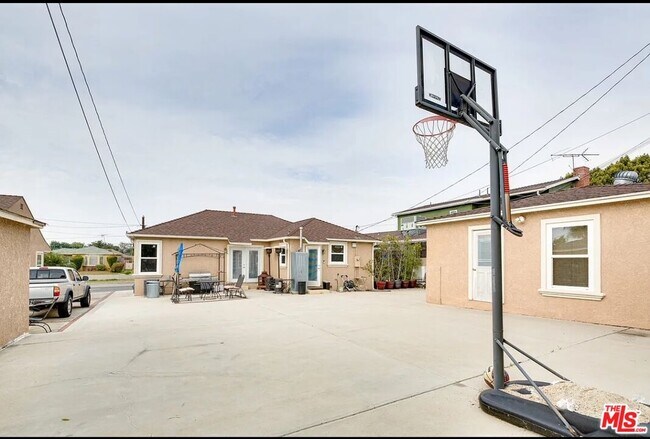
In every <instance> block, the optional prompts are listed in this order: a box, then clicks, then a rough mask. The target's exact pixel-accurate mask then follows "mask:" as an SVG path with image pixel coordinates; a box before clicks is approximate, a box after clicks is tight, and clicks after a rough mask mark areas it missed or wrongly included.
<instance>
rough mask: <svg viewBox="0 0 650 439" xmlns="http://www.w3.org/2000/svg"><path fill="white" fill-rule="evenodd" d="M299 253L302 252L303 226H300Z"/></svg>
mask: <svg viewBox="0 0 650 439" xmlns="http://www.w3.org/2000/svg"><path fill="white" fill-rule="evenodd" d="M299 251H302V226H300V248H299Z"/></svg>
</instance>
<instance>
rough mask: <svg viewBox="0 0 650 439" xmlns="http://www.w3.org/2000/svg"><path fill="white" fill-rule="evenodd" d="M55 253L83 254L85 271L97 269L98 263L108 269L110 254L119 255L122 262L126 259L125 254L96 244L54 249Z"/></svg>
mask: <svg viewBox="0 0 650 439" xmlns="http://www.w3.org/2000/svg"><path fill="white" fill-rule="evenodd" d="M53 253H57V254H60V255H65V256H83V258H84V261H83V264H82V266H81V270H84V271H92V270H95V269H96V266H97V265H104V266H106V268H107V269H108V268H109V267H108V261H107V260H106V258H107V257H109V256H115V257H117V259H118V261H120V262H124V260H125V259H124V258H125V256H124V255H123V254H122V253H121V252H118V251H116V250H110V249H105V248H99V247H95V246H94V245H90V246H87V247H81V248H59V249H56V250H54V251H53ZM127 258H128V256H127ZM125 268H127V267H125Z"/></svg>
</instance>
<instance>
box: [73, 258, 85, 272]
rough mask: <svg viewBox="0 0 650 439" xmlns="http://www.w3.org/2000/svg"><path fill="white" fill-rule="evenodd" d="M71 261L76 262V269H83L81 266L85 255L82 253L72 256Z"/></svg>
mask: <svg viewBox="0 0 650 439" xmlns="http://www.w3.org/2000/svg"><path fill="white" fill-rule="evenodd" d="M70 262H72V263H73V264H74V268H75V270H81V266H82V265H83V263H84V257H83V256H81V255H76V256H73V257H71V258H70Z"/></svg>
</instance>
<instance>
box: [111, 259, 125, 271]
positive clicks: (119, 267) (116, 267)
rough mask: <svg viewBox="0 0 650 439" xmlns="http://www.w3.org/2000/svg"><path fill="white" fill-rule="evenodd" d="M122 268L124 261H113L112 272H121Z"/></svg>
mask: <svg viewBox="0 0 650 439" xmlns="http://www.w3.org/2000/svg"><path fill="white" fill-rule="evenodd" d="M123 269H124V262H115V263H114V264H113V265H111V272H112V273H121V272H122V270H123Z"/></svg>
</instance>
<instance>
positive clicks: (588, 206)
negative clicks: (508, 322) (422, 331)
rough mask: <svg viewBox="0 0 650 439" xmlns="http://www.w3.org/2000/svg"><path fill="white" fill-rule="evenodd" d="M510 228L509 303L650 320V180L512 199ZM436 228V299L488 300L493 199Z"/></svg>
mask: <svg viewBox="0 0 650 439" xmlns="http://www.w3.org/2000/svg"><path fill="white" fill-rule="evenodd" d="M512 218H513V220H514V222H515V224H516V225H517V227H518V228H520V229H521V230H522V231H523V232H524V235H523V237H520V238H518V237H516V236H514V235H512V234H510V233H508V232H507V231H505V230H503V231H502V248H503V256H502V261H503V285H504V287H503V291H504V293H503V309H504V311H506V312H510V313H516V314H525V315H531V316H538V317H547V318H556V319H563V320H575V321H581V322H590V323H600V324H607V325H616V326H629V327H635V328H643V329H650V296H649V294H650V184H622V185H612V186H588V187H583V188H573V189H566V190H563V191H558V192H554V193H546V194H540V195H535V196H531V197H529V198H523V199H519V200H516V201H513V202H512ZM418 225H421V226H426V228H427V274H428V275H427V301H428V302H430V303H435V304H443V305H453V306H460V307H465V308H476V309H483V310H488V309H490V302H491V258H490V219H489V207H485V208H481V209H477V210H473V211H468V212H459V213H456V214H453V215H446V216H444V217H440V218H435V219H431V220H426V221H422V222H419V223H418Z"/></svg>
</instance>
